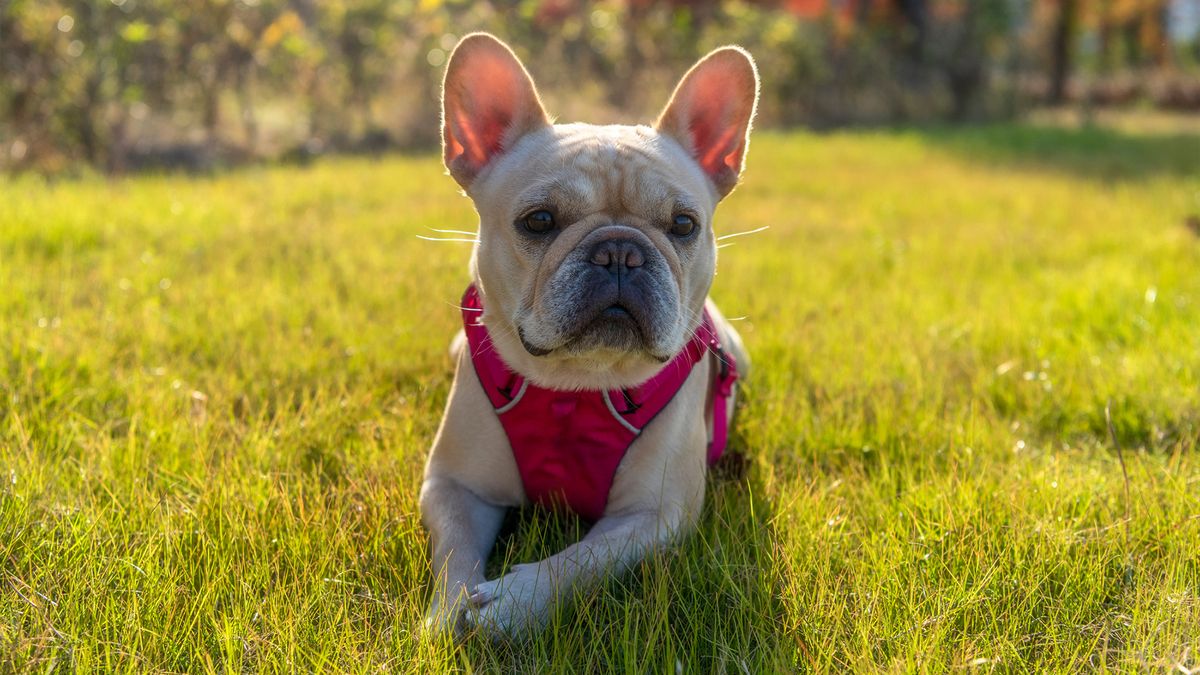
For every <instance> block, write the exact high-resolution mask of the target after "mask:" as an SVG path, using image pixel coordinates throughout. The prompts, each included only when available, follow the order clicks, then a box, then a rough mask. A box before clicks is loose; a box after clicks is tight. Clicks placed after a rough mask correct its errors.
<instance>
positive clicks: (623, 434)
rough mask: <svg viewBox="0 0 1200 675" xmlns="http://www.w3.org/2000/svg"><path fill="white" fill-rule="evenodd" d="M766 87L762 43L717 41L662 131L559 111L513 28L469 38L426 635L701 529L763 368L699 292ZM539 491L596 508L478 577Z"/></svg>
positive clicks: (502, 618)
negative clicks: (542, 553) (463, 215)
mask: <svg viewBox="0 0 1200 675" xmlns="http://www.w3.org/2000/svg"><path fill="white" fill-rule="evenodd" d="M758 90H759V84H758V73H757V70H756V68H755V65H754V61H753V59H752V58H751V56H750V55H749V54H748V53H747V52H745V51H744V50H742V49H740V48H738V47H724V48H721V49H717V50H715V51H712V52H711V53H709V54H708V55H707V56H705V57H704V58H703V59H701V60H700V61H698V62H697V63H696V64H695V65H694V66H693V67H692V68H691V69H690V70H689V71H688V72H687V74H686V75H684V77H683V78H682V79H681V80H680V82H679V84H678V86H677V87H676V89H675V91H674V93H673V94H672V96H671V98H670V100H669V102H668V103H667V105H666V107H665V108H664V109H663V111H662V113H661V115H660V116H659V118H658V121H657V123H656V124H655V125H654V126H653V127H649V126H623V125H608V126H596V125H590V124H554V123H552V122H551V120H550V118H549V117H548V116H547V114H546V112H545V110H544V109H543V107H542V103H541V101H540V99H539V97H538V93H537V90H536V88H535V87H534V84H533V80H532V79H531V78H530V76H529V74H528V72H527V71H526V70H525V68H524V66H523V65H522V64H521V62H520V61H519V60H518V59H517V57H516V55H515V54H514V53H513V52H512V50H511V49H509V48H508V46H506V45H505V44H504V43H503V42H501V41H500V40H498V39H497V38H495V37H493V36H491V35H488V34H486V33H476V34H472V35H469V36H467V37H465V38H463V39H462V40H461V41H460V42H459V43H458V45H457V47H455V49H454V52H453V54H452V55H451V57H450V60H449V62H448V64H447V67H446V73H445V79H444V81H443V87H442V114H443V118H442V119H443V126H442V141H443V155H444V160H445V165H446V168H447V170H448V172H449V174H450V176H451V177H453V179H454V180H455V181H457V183H458V184H459V185H460V186H461V187H462V188H463V190H464V192H465V194H466V195H467V196H468V197H470V198H471V200H472V201H473V202H474V205H475V209H476V211H477V212H478V214H479V229H478V239H477V241H476V243H475V245H474V249H473V254H472V257H471V263H470V269H471V276H472V278H473V283H472V284H471V286H470V287H469V288H468V290H467V293H466V295H464V297H463V304H462V308H461V309H462V314H463V322H464V330H463V332H461V333H460V334H459V335H458V336H457V337H456V338H455V340H454V342H453V343H452V347H451V354H452V356H453V357H454V358H455V360H456V361H457V370H456V372H455V377H454V383H453V386H452V388H451V390H450V394H449V399H448V401H447V404H446V410H445V415H444V417H443V418H442V422H441V425H440V427H439V429H438V432H437V435H436V437H435V439H434V442H433V448H432V450H431V452H430V455H429V458H428V462H427V465H426V468H425V477H424V482H423V484H422V486H421V494H420V510H421V519H422V522H423V523H424V525H425V527H426V528H427V529H428V531H429V533H430V535H431V549H432V567H433V575H434V583H433V592H432V599H431V602H430V605H429V610H428V612H427V614H426V618H425V626H426V628H427V629H429V630H431V631H436V632H451V633H454V634H456V635H462V634H464V633H465V632H467V631H472V630H476V629H478V630H481V631H483V632H485V633H487V634H490V635H492V636H494V637H497V638H505V637H507V638H517V637H520V636H525V635H528V634H530V633H531V632H532V631H535V630H537V629H539V628H541V627H544V626H545V624H546V622H547V620H548V618H549V616H550V613H551V611H552V609H553V606H554V603H555V602H556V600H557V599H560V598H561V599H569V598H570V597H571V594H572V593H574V592H577V591H579V590H581V589H583V588H586V587H587V585H588V584H592V583H594V582H596V581H598V580H600V579H602V578H604V576H605V575H606V574H613V573H617V572H619V571H621V570H624V569H627V568H629V567H630V566H631V565H633V564H634V563H636V562H637V561H638V560H640V559H641V558H643V557H644V556H646V555H647V554H648V553H650V552H652V551H654V550H656V549H658V548H660V547H663V546H667V545H669V544H670V543H671V542H673V541H674V540H676V539H677V538H678V537H679V536H680V535H681V534H682V533H684V532H686V531H687V530H688V529H689V528H691V527H693V526H694V524H695V522H696V520H697V518H698V516H699V514H700V510H701V507H702V505H703V501H704V488H705V471H706V466H707V464H709V463H711V461H713V460H715V459H716V457H717V456H719V455H720V452H721V450H722V449H723V447H724V442H725V437H726V434H727V432H728V421H729V418H730V416H731V415H732V412H733V402H734V396H735V390H736V378H737V376H738V373H739V372H740V373H742V374H744V373H745V372H746V368H747V366H748V363H749V362H748V359H747V357H746V352H745V348H744V346H743V343H742V340H741V338H740V337H739V336H738V334H737V332H736V331H735V330H734V329H733V328H732V327H731V326H730V324H729V322H728V321H727V320H726V319H725V318H724V317H722V316H721V314H720V312H719V311H718V310H717V308H716V307H715V306H714V305H713V304H712V303H711V302H709V301H708V299H707V298H708V291H709V287H710V286H711V284H712V281H713V277H714V274H715V269H716V262H717V255H716V251H717V245H716V236H715V235H714V231H713V214H714V211H715V209H716V206H717V203H718V202H720V201H721V199H723V198H724V197H725V196H726V195H728V194H729V193H730V192H731V191H732V190H733V189H734V187H735V186H736V185H737V183H738V180H739V177H740V174H741V171H742V165H743V160H744V158H745V155H746V150H747V148H748V145H749V138H750V128H751V124H752V121H753V119H754V114H755V108H756V106H757V101H758ZM531 502H532V503H538V504H543V505H546V506H550V507H552V508H559V509H566V510H569V511H574V512H575V513H577V514H579V515H580V516H582V517H583V518H585V519H586V520H589V521H594V524H593V525H592V526H591V528H590V530H589V531H588V532H587V534H586V535H585V536H584V537H583V538H582V539H581V540H580V541H578V542H577V543H575V544H573V545H571V546H568V547H567V548H566V549H564V550H563V551H561V552H559V553H557V554H555V555H552V556H550V557H548V558H546V559H544V560H541V561H539V562H535V563H530V564H519V565H515V566H514V567H513V568H512V569H511V570H510V571H509V572H507V573H506V574H504V575H502V576H501V577H499V578H497V579H493V580H487V579H485V577H484V566H485V562H486V561H487V556H488V554H489V552H490V550H491V548H492V546H493V544H494V542H495V539H496V536H497V534H498V531H499V529H500V526H501V522H502V520H503V517H504V514H505V512H506V510H507V509H508V508H510V507H520V506H523V505H526V504H529V503H531Z"/></svg>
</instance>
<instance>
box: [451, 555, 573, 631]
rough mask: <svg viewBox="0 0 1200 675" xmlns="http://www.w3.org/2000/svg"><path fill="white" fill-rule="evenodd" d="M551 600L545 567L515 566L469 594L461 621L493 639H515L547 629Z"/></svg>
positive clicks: (536, 565) (552, 584)
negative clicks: (466, 607)
mask: <svg viewBox="0 0 1200 675" xmlns="http://www.w3.org/2000/svg"><path fill="white" fill-rule="evenodd" d="M553 598H554V582H553V580H552V579H551V578H550V574H549V572H548V571H547V570H546V569H545V567H544V566H542V565H540V564H536V563H535V564H529V565H515V566H513V568H512V569H511V570H510V571H509V572H508V574H505V575H504V576H502V577H500V578H499V579H494V580H492V581H485V582H483V583H481V584H479V585H478V586H476V587H475V588H474V589H473V590H472V591H471V595H470V596H469V598H468V601H469V602H470V607H469V608H468V610H467V612H466V614H465V616H464V618H465V619H466V623H467V624H468V625H469V626H471V627H473V628H477V629H479V630H481V631H483V632H484V633H486V634H488V635H490V636H491V637H492V638H493V639H496V638H509V639H518V638H522V637H526V636H528V635H529V634H530V632H532V631H534V630H536V629H539V628H542V627H544V626H545V625H546V622H547V620H548V619H549V616H550V602H551V600H553Z"/></svg>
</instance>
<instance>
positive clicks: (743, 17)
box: [0, 0, 1200, 172]
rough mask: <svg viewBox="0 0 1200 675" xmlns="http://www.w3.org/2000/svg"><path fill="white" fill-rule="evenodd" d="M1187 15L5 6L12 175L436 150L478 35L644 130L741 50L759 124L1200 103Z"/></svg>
mask: <svg viewBox="0 0 1200 675" xmlns="http://www.w3.org/2000/svg"><path fill="white" fill-rule="evenodd" d="M1196 21H1200V0H1174V2H1168V1H1167V0H1094V1H1089V0H972V1H969V2H968V1H967V0H765V1H761V2H746V1H727V2H701V1H697V0H672V1H670V2H649V1H647V0H605V1H602V2H597V3H588V2H582V1H580V0H493V1H492V2H462V1H457V0H400V1H396V2H393V1H391V0H330V1H327V2H326V1H322V2H317V1H316V0H195V1H193V2H175V1H172V0H0V167H4V166H9V167H33V168H37V169H41V170H50V171H53V170H60V169H63V168H67V167H71V166H74V165H76V164H77V163H78V162H80V161H83V162H87V163H90V164H92V165H94V166H97V167H100V168H103V169H106V170H109V171H116V172H119V171H123V170H126V169H129V168H139V167H144V166H148V165H150V166H168V167H182V168H190V169H205V168H210V167H212V166H214V165H218V164H221V163H229V162H237V161H241V160H246V159H251V158H256V157H276V158H279V157H282V158H291V159H303V158H306V157H309V156H312V155H314V154H318V153H321V152H325V151H328V150H338V151H371V152H374V151H379V150H383V149H387V148H392V147H430V146H432V145H433V144H434V143H435V142H436V139H437V131H438V130H437V124H436V113H437V101H436V96H437V85H438V82H439V79H440V74H441V69H442V66H443V64H444V62H445V59H446V57H447V54H448V51H449V50H450V49H451V48H452V47H453V46H454V43H455V41H456V40H457V39H458V37H459V36H461V35H464V34H466V33H467V32H470V31H473V30H490V31H493V32H496V33H498V34H499V35H501V36H502V37H504V38H506V39H507V40H509V41H510V42H512V43H513V44H514V45H516V47H517V50H518V52H520V53H521V55H522V56H523V57H524V58H526V60H527V62H528V63H529V65H530V68H531V70H532V71H533V73H534V75H535V77H537V78H538V79H540V80H541V81H542V82H543V83H545V84H547V85H550V86H545V87H544V89H545V92H544V93H547V94H548V98H549V102H550V104H551V105H550V107H551V109H552V110H554V111H555V112H557V113H558V114H559V115H560V116H561V117H563V118H566V119H587V120H591V121H599V122H605V121H614V120H617V119H622V120H626V121H628V120H630V119H631V118H640V119H647V118H648V117H649V116H650V115H652V114H653V111H654V110H656V108H657V107H658V106H659V105H661V103H662V92H663V91H664V90H665V89H666V88H667V87H669V85H670V83H671V82H672V81H673V80H674V79H675V78H676V77H678V75H679V74H680V73H681V72H682V70H683V69H684V68H686V66H687V65H688V64H689V63H690V62H691V61H692V60H693V59H695V58H696V57H697V56H699V55H700V54H702V53H703V52H704V51H706V50H708V49H710V48H712V47H714V46H717V45H720V44H724V43H730V42H734V43H739V44H742V45H744V46H746V47H748V48H749V49H750V50H751V51H752V52H754V54H755V56H756V57H757V58H758V60H759V63H760V66H761V69H762V71H763V74H764V83H765V90H764V100H763V106H762V117H761V119H760V122H761V123H762V124H763V125H791V124H809V125H814V126H819V127H828V126H837V125H846V124H863V123H894V122H912V121H929V120H959V121H961V120H968V119H980V118H991V117H1007V116H1013V115H1017V114H1020V113H1021V112H1022V111H1024V110H1025V109H1027V108H1028V107H1029V106H1030V105H1031V104H1032V103H1036V102H1039V101H1043V100H1049V101H1052V102H1058V103H1062V102H1066V101H1071V100H1076V101H1079V102H1081V103H1087V104H1089V105H1090V104H1129V103H1133V102H1137V101H1147V102H1150V103H1152V104H1155V105H1160V106H1166V107H1174V108H1183V109H1200V85H1197V83H1196V82H1195V79H1194V71H1195V68H1194V63H1195V59H1196V50H1197V45H1198V44H1200V42H1197V40H1196V37H1195V34H1194V26H1193V24H1194V23H1195V22H1196ZM1168 38H1170V39H1168ZM1073 74H1074V75H1075V76H1076V77H1074V78H1073V77H1072V75H1073ZM1081 74H1082V77H1081V76H1080V75H1081ZM567 83H570V84H571V85H572V86H571V87H570V88H569V89H566V90H564V85H565V84H567Z"/></svg>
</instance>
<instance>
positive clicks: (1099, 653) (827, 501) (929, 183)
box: [0, 126, 1200, 673]
mask: <svg viewBox="0 0 1200 675" xmlns="http://www.w3.org/2000/svg"><path fill="white" fill-rule="evenodd" d="M441 173H442V170H441V168H440V166H439V164H438V162H437V161H436V160H435V159H434V158H432V157H419V158H391V159H386V160H383V161H378V162H375V161H367V160H330V161H326V162H322V163H319V164H318V165H316V166H314V167H311V168H264V169H245V170H238V171H235V172H232V173H229V174H224V175H220V176H216V177H210V178H199V179H194V178H185V177H142V178H134V179H128V180H120V181H115V182H105V181H103V180H100V179H86V178H85V179H83V180H78V181H70V182H61V183H46V182H43V181H40V180H37V179H33V178H17V179H9V180H6V181H5V182H4V183H2V184H0V479H2V480H0V484H2V487H0V671H34V670H39V671H46V670H79V671H90V670H106V671H108V670H135V671H203V670H224V671H308V670H333V671H378V670H400V671H419V672H429V671H438V670H483V671H491V670H498V671H514V670H517V671H526V672H528V671H533V670H539V671H544V670H547V671H548V670H575V671H580V672H602V671H615V672H638V673H640V672H664V671H665V672H713V671H721V672H768V671H778V670H789V671H790V670H801V671H808V670H855V671H859V670H875V669H882V670H892V671H911V670H945V669H950V668H954V667H959V666H962V667H969V668H973V669H977V670H983V671H991V670H999V671H1014V670H1016V671H1022V670H1050V671H1077V670H1080V669H1087V670H1091V669H1099V670H1123V671H1124V670H1144V669H1151V670H1167V669H1170V668H1175V667H1177V666H1179V667H1183V668H1194V667H1196V666H1197V665H1200V460H1198V457H1197V452H1198V448H1197V444H1198V441H1200V330H1198V329H1197V326H1200V275H1197V273H1196V270H1197V269H1200V241H1198V240H1197V238H1196V236H1195V235H1193V234H1192V233H1191V232H1189V230H1188V229H1187V228H1186V227H1185V226H1184V224H1183V222H1184V218H1185V216H1187V215H1188V214H1191V213H1195V212H1198V211H1200V180H1198V178H1200V141H1198V140H1197V139H1196V137H1189V136H1174V137H1169V138H1166V139H1164V137H1155V136H1152V135H1139V136H1123V135H1120V134H1117V133H1115V132H1112V133H1108V132H1106V133H1100V132H1086V133H1073V132H1069V131H1063V130H1061V129H1058V130H1039V129H1036V128H1032V127H1019V126H1013V127H992V128H984V129H977V130H958V131H951V130H946V131H930V132H892V133H882V132H881V133H854V134H837V135H832V136H820V137H818V136H813V135H806V134H787V135H784V134H770V133H764V134H760V135H759V136H758V138H757V140H756V142H755V144H754V147H753V148H752V150H751V156H750V168H749V172H748V174H747V176H746V180H745V184H744V186H743V187H742V188H740V189H739V190H738V191H737V192H736V193H735V194H734V196H732V197H731V198H730V199H729V200H728V202H727V203H726V204H725V205H724V206H723V207H722V211H721V212H720V213H719V221H720V222H719V223H718V227H719V229H721V230H722V231H724V232H733V231H738V230H747V229H752V228H755V227H759V226H762V225H770V226H771V227H770V229H769V230H767V231H766V232H764V233H762V234H758V235H755V236H752V237H745V238H739V239H736V240H732V241H735V242H736V246H733V247H731V248H727V249H724V250H723V251H722V258H721V265H720V271H719V275H718V277H717V282H716V286H715V288H714V295H715V297H716V298H717V300H718V301H719V302H720V303H721V304H722V306H723V307H724V309H725V310H726V313H727V314H728V315H730V316H734V317H745V318H744V319H743V320H742V321H741V322H740V324H739V325H740V327H741V330H742V332H743V335H744V337H745V338H746V341H747V343H748V346H749V348H750V350H751V352H752V355H753V357H754V360H755V371H754V373H753V375H752V378H751V379H750V380H749V381H748V382H747V384H746V390H745V401H744V405H743V407H742V408H741V410H740V412H739V416H740V417H739V419H738V427H737V430H736V435H735V438H734V449H735V450H739V451H741V452H743V453H745V455H746V457H747V459H748V460H749V461H748V463H747V465H748V468H747V470H746V472H745V474H744V475H742V476H738V475H733V476H732V477H725V478H713V479H711V480H710V489H709V495H708V500H707V504H706V507H705V512H704V516H703V519H702V523H701V526H700V529H699V531H698V532H696V533H695V534H694V535H693V536H691V537H689V538H688V539H687V540H686V541H685V542H684V543H683V544H682V545H681V546H680V547H678V548H677V549H675V550H673V551H670V552H665V553H662V554H661V555H658V556H657V557H655V558H653V559H650V560H648V561H646V562H645V563H644V564H642V565H640V566H639V568H638V569H637V570H636V571H635V572H634V573H632V574H630V575H628V576H626V577H624V578H621V579H615V580H612V581H611V582H608V583H607V584H606V585H604V586H603V587H601V588H598V589H595V590H593V591H590V592H587V593H585V594H583V595H582V596H581V597H579V598H578V599H577V601H576V603H575V604H574V606H573V607H572V608H564V609H562V610H561V611H560V612H558V614H557V615H556V617H555V619H554V624H553V626H552V628H551V629H550V630H548V631H547V632H545V633H544V634H543V635H541V636H540V637H539V638H537V639H536V640H534V641H532V642H530V643H528V644H522V645H508V646H505V645H500V646H492V645H490V644H488V643H486V642H484V641H483V640H482V639H478V638H476V639H469V640H467V641H466V643H465V644H464V645H463V646H461V647H456V646H454V645H451V644H448V643H444V642H435V641H429V640H422V639H419V638H418V637H417V636H416V635H415V633H414V629H415V628H416V626H417V624H418V622H419V619H420V617H421V614H422V612H423V610H424V604H425V602H426V600H427V597H428V585H429V573H428V571H427V567H428V557H427V555H428V554H427V544H428V542H427V539H426V535H425V533H424V532H423V530H422V528H421V526H420V523H419V520H418V516H417V505H416V493H417V488H418V486H419V481H420V476H421V469H422V463H423V460H424V456H425V452H426V449H427V448H428V446H429V444H430V440H431V438H432V435H433V432H434V430H435V426H436V424H437V422H438V418H439V415H440V412H441V407H442V405H443V402H444V400H445V397H446V393H447V388H448V386H449V383H450V379H451V364H450V362H449V359H448V357H447V355H446V346H447V343H448V340H449V338H450V336H451V335H452V333H453V331H454V330H455V328H456V322H457V321H458V319H457V313H456V311H455V310H454V309H453V305H454V304H455V302H456V300H457V298H458V296H459V294H460V292H461V290H462V288H463V287H464V285H465V283H466V281H467V276H466V260H467V256H468V253H469V251H468V248H467V247H466V246H465V245H460V244H435V243H430V242H425V241H421V240H418V239H416V237H415V235H417V234H422V233H428V229H427V228H439V227H441V228H445V227H449V228H462V227H464V226H470V225H472V224H473V223H474V218H473V214H472V212H471V209H470V205H469V203H468V202H467V201H466V200H465V199H463V198H460V197H458V196H457V195H456V194H455V191H454V189H453V184H452V182H451V181H450V179H448V178H445V177H442V176H441ZM1109 401H1111V407H1112V414H1113V422H1114V427H1115V437H1116V439H1118V440H1119V441H1120V443H1121V445H1122V446H1123V448H1124V459H1125V462H1126V463H1127V465H1128V473H1129V484H1128V490H1129V501H1128V503H1127V502H1126V501H1125V498H1124V490H1125V483H1124V481H1123V480H1122V475H1121V468H1120V464H1119V461H1118V459H1119V458H1118V455H1117V453H1116V448H1115V445H1114V443H1113V441H1112V440H1111V439H1110V435H1109V433H1108V431H1107V428H1106V425H1105V418H1104V408H1105V406H1106V404H1107V403H1108V402H1109ZM1126 513H1128V518H1126V517H1125V514H1126ZM513 524H514V527H513V528H511V530H512V531H511V532H510V533H509V534H508V535H507V536H506V537H504V538H503V539H502V541H501V543H500V545H499V546H498V550H497V552H496V554H495V556H494V560H493V568H494V569H493V570H492V571H493V573H495V572H498V571H499V570H500V569H502V568H503V566H504V565H505V564H510V563H513V562H520V561H527V560H532V559H536V558H538V557H540V556H544V555H546V554H548V553H551V552H553V551H554V550H556V549H557V548H558V547H560V546H562V545H563V543H564V542H566V541H569V539H570V538H571V537H573V536H576V535H577V534H578V533H579V531H580V525H579V524H578V523H574V522H570V521H563V520H559V519H555V518H553V517H549V516H546V515H544V514H539V513H536V512H534V513H525V514H522V515H521V516H520V517H518V518H517V519H516V520H515V521H514V523H513Z"/></svg>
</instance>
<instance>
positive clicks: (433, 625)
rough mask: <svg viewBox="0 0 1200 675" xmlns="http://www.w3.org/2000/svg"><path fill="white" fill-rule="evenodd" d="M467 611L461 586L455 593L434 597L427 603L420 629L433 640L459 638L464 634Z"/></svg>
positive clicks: (465, 595)
mask: <svg viewBox="0 0 1200 675" xmlns="http://www.w3.org/2000/svg"><path fill="white" fill-rule="evenodd" d="M466 609H467V590H466V587H465V586H463V587H461V588H459V589H458V591H457V592H455V593H445V594H441V595H439V596H436V597H434V599H433V601H432V602H430V603H429V609H428V611H426V612H425V619H424V621H422V625H421V627H422V629H423V630H424V632H425V633H426V634H427V635H429V636H430V637H433V638H438V637H442V636H450V637H452V638H460V637H462V636H463V634H464V633H466V630H467V624H466V622H465V621H464V616H465V614H466Z"/></svg>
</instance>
